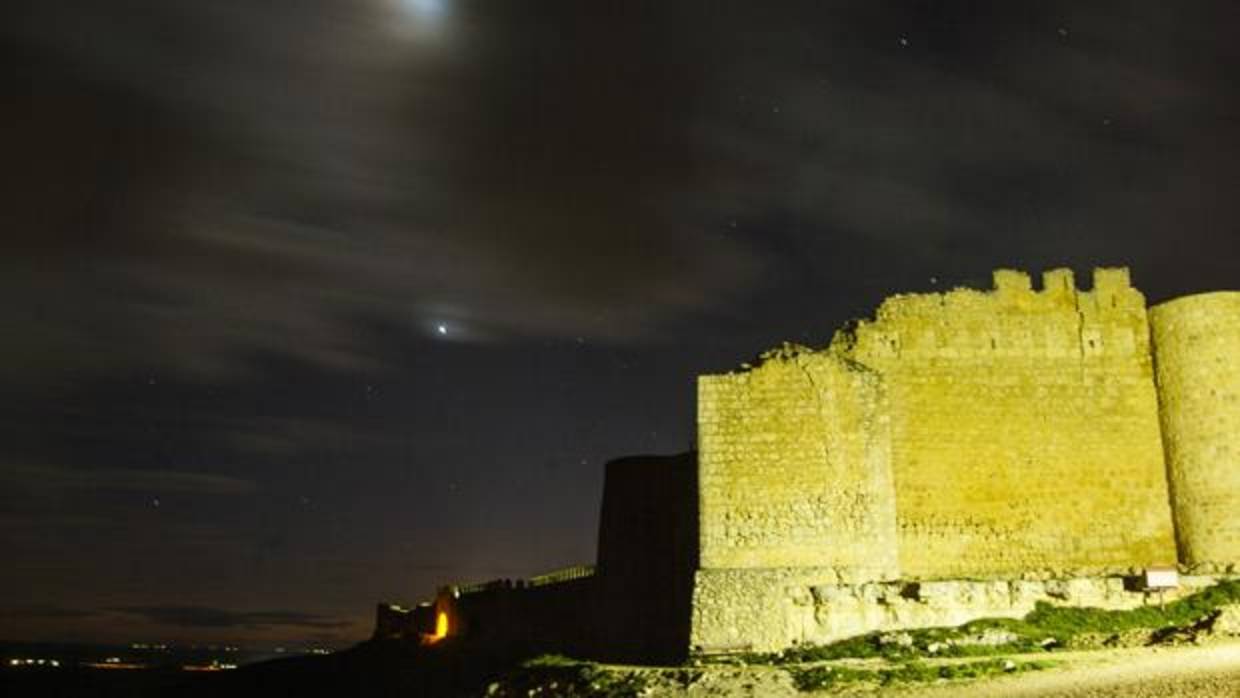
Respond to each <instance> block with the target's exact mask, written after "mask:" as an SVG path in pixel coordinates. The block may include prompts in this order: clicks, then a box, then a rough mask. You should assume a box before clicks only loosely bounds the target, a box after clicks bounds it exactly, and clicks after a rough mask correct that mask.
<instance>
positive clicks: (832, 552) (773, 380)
mask: <svg viewBox="0 0 1240 698" xmlns="http://www.w3.org/2000/svg"><path fill="white" fill-rule="evenodd" d="M885 413H886V410H885V408H884V406H883V395H882V391H881V389H880V386H879V380H878V376H877V375H876V374H874V373H873V372H872V371H868V370H866V369H865V368H863V367H861V366H858V365H857V364H855V363H853V362H849V361H846V360H843V359H841V358H839V357H838V356H835V355H833V354H830V353H823V352H810V351H808V350H806V351H797V350H795V349H793V348H788V349H787V350H785V351H782V352H776V353H773V354H771V355H768V356H767V357H765V360H764V361H763V363H762V364H761V365H760V366H758V367H757V368H754V369H753V370H750V371H747V372H743V373H731V374H727V375H722V376H703V377H702V378H701V379H700V380H699V382H698V442H699V453H698V459H699V460H698V463H699V465H698V467H699V488H700V500H699V501H700V520H701V534H700V535H701V565H702V567H705V568H753V567H793V566H800V567H820V568H832V569H833V570H834V572H833V574H834V575H837V576H838V577H839V578H844V579H847V580H850V581H855V580H865V579H881V578H888V577H894V576H896V575H897V573H898V570H897V568H896V550H897V546H896V537H895V521H896V519H895V498H894V494H893V491H892V482H891V465H890V458H889V444H890V439H889V438H888V436H887V433H886V430H887V422H886V414H885ZM833 580H834V577H833Z"/></svg>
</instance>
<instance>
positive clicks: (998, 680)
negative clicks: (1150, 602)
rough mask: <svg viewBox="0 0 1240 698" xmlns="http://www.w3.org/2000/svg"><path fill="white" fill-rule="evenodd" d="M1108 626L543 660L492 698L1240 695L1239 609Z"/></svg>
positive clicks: (966, 630) (1055, 621)
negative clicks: (654, 656) (667, 659)
mask: <svg viewBox="0 0 1240 698" xmlns="http://www.w3.org/2000/svg"><path fill="white" fill-rule="evenodd" d="M1069 613H1075V612H1069ZM1102 618H1104V619H1105V618H1110V619H1111V622H1112V623H1113V624H1114V621H1115V620H1119V621H1121V622H1120V623H1118V629H1116V630H1114V631H1107V632H1100V631H1098V630H1096V629H1089V628H1090V627H1091V626H1090V625H1089V624H1088V623H1085V624H1083V625H1077V626H1069V625H1066V624H1065V618H1064V617H1063V616H1062V615H1055V616H1054V617H1051V618H1050V619H1049V621H1050V622H1048V623H1046V624H1044V625H1042V626H1030V625H1028V624H1025V625H1013V624H1009V625H1008V627H1003V626H989V627H985V629H983V630H981V631H978V630H977V629H976V628H970V627H968V626H963V627H962V628H959V629H946V630H943V629H939V630H928V631H914V632H913V633H889V634H886V635H880V636H875V637H873V638H871V640H870V643H869V644H868V645H867V644H864V643H850V644H848V645H841V646H840V647H838V648H836V650H834V651H833V650H832V648H806V649H803V650H797V651H792V652H788V653H783V654H779V655H763V656H759V655H751V656H746V657H740V656H738V657H730V658H718V657H716V658H712V659H711V660H709V661H706V660H699V661H695V662H692V663H691V664H689V665H687V666H681V667H666V668H659V667H632V666H619V665H601V664H593V663H583V662H575V661H573V660H570V659H566V658H562V657H543V658H540V659H538V660H535V661H533V662H530V663H528V664H526V666H525V667H524V668H523V669H522V670H521V671H517V672H513V673H511V674H509V675H507V676H505V677H504V678H502V679H500V680H497V681H494V682H491V683H490V684H489V685H488V686H487V687H486V689H485V691H484V693H483V695H485V696H487V698H515V697H518V696H519V697H520V698H534V697H535V696H557V697H572V696H611V697H613V698H629V697H638V696H641V697H649V698H673V697H675V698H682V697H684V698H706V697H711V698H742V697H746V698H747V697H751V696H752V697H758V696H769V697H772V698H781V697H791V696H810V695H822V696H828V695H829V696H842V697H843V696H847V697H860V696H899V697H901V698H991V697H995V696H999V697H1006V696H1013V697H1015V698H1103V697H1108V698H1109V697H1112V696H1115V697H1118V696H1136V697H1138V698H1140V697H1142V696H1149V697H1151V698H1153V697H1155V696H1157V697H1159V698H1164V697H1171V698H1175V697H1177V696H1183V697H1185V698H1187V697H1189V696H1192V697H1193V698H1216V697H1217V698H1222V697H1224V696H1226V697H1228V698H1236V697H1240V604H1227V605H1223V606H1221V607H1217V608H1214V609H1212V610H1210V611H1209V612H1208V613H1204V614H1202V615H1200V616H1198V617H1195V618H1193V619H1191V620H1188V621H1186V622H1183V623H1180V624H1178V625H1165V626H1162V627H1156V628H1152V629H1151V628H1141V627H1130V626H1129V625H1125V624H1126V623H1128V620H1126V619H1130V616H1103V617H1102ZM1068 620H1081V619H1079V618H1072V617H1069V618H1068ZM1086 620H1088V619H1086ZM1093 620H1094V621H1096V620H1098V618H1094V619H1093ZM1090 622H1092V621H1090ZM1102 626H1103V624H1098V623H1095V625H1094V627H1102ZM1030 627H1035V628H1038V629H1039V630H1041V629H1042V628H1046V627H1050V628H1059V629H1060V630H1062V631H1064V632H1061V633H1060V634H1059V636H1058V637H1057V638H1056V637H1050V636H1048V637H1045V638H1042V637H1041V635H1032V636H1031V635H1029V634H1028V633H1029V628H1030ZM1069 627H1071V628H1072V629H1071V630H1069ZM1022 632H1023V633H1025V634H1024V635H1021V634H1020V633H1022ZM833 652H834V654H833ZM835 655H842V656H835Z"/></svg>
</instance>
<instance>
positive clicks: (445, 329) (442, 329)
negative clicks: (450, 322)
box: [435, 325, 448, 334]
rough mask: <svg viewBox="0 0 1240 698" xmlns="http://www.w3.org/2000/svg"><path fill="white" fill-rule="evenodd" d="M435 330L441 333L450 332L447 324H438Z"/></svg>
mask: <svg viewBox="0 0 1240 698" xmlns="http://www.w3.org/2000/svg"><path fill="white" fill-rule="evenodd" d="M435 331H436V332H438V333H439V334H448V326H447V325H436V326H435Z"/></svg>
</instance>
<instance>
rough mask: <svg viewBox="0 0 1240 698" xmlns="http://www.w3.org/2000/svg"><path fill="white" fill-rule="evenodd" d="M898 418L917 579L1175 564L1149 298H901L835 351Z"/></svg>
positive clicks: (902, 485) (1024, 294)
mask: <svg viewBox="0 0 1240 698" xmlns="http://www.w3.org/2000/svg"><path fill="white" fill-rule="evenodd" d="M833 350H835V351H838V352H841V353H843V354H845V355H846V356H848V357H849V358H851V359H853V360H856V361H858V362H860V363H862V364H864V365H866V366H868V367H870V368H872V369H873V370H875V371H877V372H878V373H879V374H880V375H881V376H882V379H883V383H884V385H885V387H886V389H887V393H888V405H889V406H890V410H891V431H890V433H891V439H892V470H893V477H894V481H895V490H896V502H897V507H896V519H897V522H898V529H899V546H900V568H901V571H902V573H903V574H904V575H905V576H907V577H923V578H935V577H953V576H1012V575H1017V574H1020V573H1021V572H1024V571H1029V570H1039V569H1043V570H1047V571H1049V572H1050V573H1052V574H1054V575H1065V574H1085V573H1095V574H1096V573H1108V572H1111V573H1114V572H1120V571H1123V570H1125V569H1127V568H1129V567H1134V566H1136V567H1142V566H1147V565H1157V564H1174V563H1175V559H1176V553H1175V544H1174V538H1173V535H1172V528H1171V522H1170V516H1169V507H1168V495H1167V487H1166V476H1165V471H1164V467H1163V456H1162V443H1161V440H1160V436H1159V422H1158V401H1157V397H1156V394H1155V390H1154V383H1153V380H1152V369H1151V357H1150V351H1149V330H1148V327H1147V324H1146V313H1145V300H1144V297H1143V296H1142V295H1141V293H1140V292H1138V291H1137V290H1136V289H1134V288H1132V287H1131V286H1130V285H1129V284H1128V276H1127V271H1126V270H1114V269H1100V270H1097V271H1096V272H1095V275H1094V289H1093V290H1092V291H1088V292H1083V291H1077V290H1076V288H1075V286H1074V284H1073V282H1072V276H1071V272H1070V271H1067V270H1057V271H1052V272H1048V273H1047V274H1046V275H1045V278H1044V289H1043V290H1041V291H1034V290H1032V289H1031V287H1030V281H1029V277H1028V276H1027V275H1025V274H1023V273H1019V272H1014V271H1007V270H1000V271H998V272H996V273H995V288H994V290H993V291H989V292H982V291H973V290H969V289H958V290H955V291H951V292H948V293H946V294H925V295H900V296H894V297H892V298H890V299H888V300H887V301H886V302H885V303H883V305H882V307H880V308H879V310H878V312H877V315H876V319H875V320H874V321H872V322H863V323H861V324H860V325H859V326H858V327H857V328H856V330H855V331H853V332H851V333H841V334H839V335H838V336H837V338H836V340H835V341H834V342H833Z"/></svg>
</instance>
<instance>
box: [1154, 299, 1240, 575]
mask: <svg viewBox="0 0 1240 698" xmlns="http://www.w3.org/2000/svg"><path fill="white" fill-rule="evenodd" d="M1150 325H1151V328H1152V329H1153V337H1154V346H1155V357H1156V364H1157V373H1158V392H1159V400H1160V403H1161V407H1162V412H1161V413H1162V425H1163V445H1164V447H1165V449H1166V455H1167V466H1168V475H1169V478H1170V481H1171V497H1172V509H1173V512H1174V516H1175V524H1176V537H1177V539H1178V542H1179V546H1180V556H1181V561H1182V562H1183V563H1185V564H1186V565H1190V566H1193V567H1197V568H1204V569H1207V570H1217V571H1228V570H1230V571H1234V570H1235V568H1236V565H1237V564H1238V563H1240V292H1222V293H1206V294H1201V295H1195V296H1188V297H1185V298H1179V299H1176V300H1173V301H1170V302H1168V303H1164V304H1162V305H1159V306H1157V307H1155V308H1153V309H1151V311H1150Z"/></svg>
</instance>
